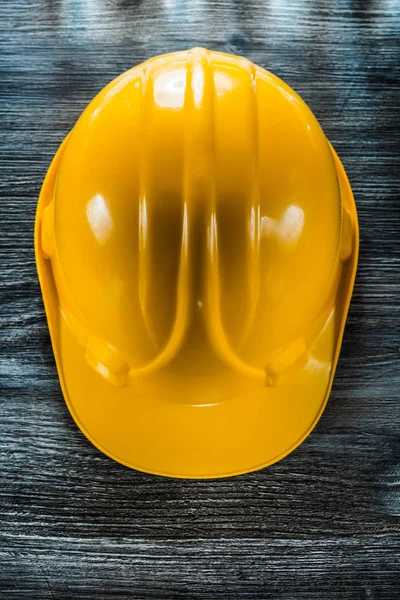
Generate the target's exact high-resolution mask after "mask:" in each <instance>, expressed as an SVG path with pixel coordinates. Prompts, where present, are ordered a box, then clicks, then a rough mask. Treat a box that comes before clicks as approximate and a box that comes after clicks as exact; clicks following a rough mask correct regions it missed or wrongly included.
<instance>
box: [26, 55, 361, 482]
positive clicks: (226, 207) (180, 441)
mask: <svg viewBox="0 0 400 600" xmlns="http://www.w3.org/2000/svg"><path fill="white" fill-rule="evenodd" d="M358 243H359V242H358V224H357V213H356V207H355V204H354V199H353V195H352V192H351V188H350V185H349V182H348V179H347V177H346V174H345V172H344V169H343V167H342V165H341V163H340V161H339V159H338V157H337V155H336V153H335V151H334V150H333V148H332V146H331V145H330V144H329V142H328V141H327V139H326V137H325V136H324V133H323V131H322V129H321V127H320V126H319V124H318V122H317V120H316V119H315V117H314V116H313V114H312V113H311V111H310V110H309V109H308V107H307V106H306V105H305V103H304V102H303V101H302V100H301V99H300V98H299V96H297V94H296V93H295V92H294V91H293V90H292V89H291V88H290V87H288V86H287V85H286V84H285V83H283V82H282V81H281V80H280V79H278V78H277V77H275V76H274V75H272V74H271V73H269V72H268V71H265V70H264V69H262V68H260V67H258V66H255V65H253V64H252V63H250V62H249V61H247V60H245V59H244V58H240V57H237V56H230V55H227V54H221V53H218V52H209V51H207V50H204V49H201V48H196V49H194V50H190V51H188V52H178V53H174V54H168V55H164V56H160V57H157V58H153V59H151V60H149V61H147V62H145V63H144V64H142V65H139V66H137V67H135V68H133V69H131V70H129V71H127V72H126V73H124V74H123V75H121V76H120V77H118V78H117V79H116V80H114V81H113V82H112V83H110V84H109V85H108V86H107V87H106V88H104V90H102V91H101V92H100V93H99V94H98V96H96V98H95V99H94V100H93V101H92V102H91V103H90V104H89V106H88V107H87V109H86V110H85V111H84V112H83V114H82V116H81V117H80V119H79V120H78V122H77V123H76V125H75V126H74V128H73V130H72V131H71V133H70V134H69V135H68V136H67V138H66V139H65V140H64V142H63V143H62V145H61V147H60V149H59V150H58V152H57V154H56V156H55V158H54V160H53V162H52V164H51V166H50V169H49V171H48V173H47V176H46V179H45V181H44V184H43V188H42V191H41V194H40V198H39V203H38V209H37V216H36V228H35V253H36V261H37V267H38V272H39V279H40V283H41V288H42V293H43V298H44V303H45V308H46V314H47V319H48V324H49V329H50V334H51V340H52V345H53V350H54V355H55V359H56V363H57V369H58V374H59V378H60V382H61V387H62V390H63V394H64V397H65V400H66V402H67V405H68V408H69V410H70V411H71V414H72V416H73V418H74V419H75V421H76V423H77V424H78V426H79V427H80V429H81V430H82V431H83V433H84V434H85V435H86V436H87V437H88V438H89V439H90V440H91V441H92V442H93V444H95V446H97V447H98V448H99V449H100V450H101V451H103V452H104V453H106V454H107V455H109V456H110V457H112V458H114V459H115V460H117V461H119V462H121V463H123V464H125V465H127V466H129V467H133V468H135V469H139V470H141V471H146V472H149V473H156V474H159V475H168V476H173V477H196V478H202V477H222V476H227V475H235V474H239V473H244V472H248V471H252V470H256V469H260V468H262V467H265V466H267V465H269V464H271V463H273V462H275V461H277V460H279V459H281V458H282V457H284V456H285V455H287V454H288V453H289V452H291V451H292V450H293V449H294V448H295V447H296V446H298V444H300V443H301V441H302V440H304V438H305V437H306V436H307V435H308V434H309V433H310V431H311V430H312V428H313V427H314V425H315V424H316V422H317V421H318V419H319V417H320V415H321V413H322V411H323V409H324V407H325V405H326V402H327V399H328V395H329V392H330V389H331V386H332V380H333V376H334V372H335V368H336V364H337V360H338V356H339V351H340V345H341V341H342V336H343V330H344V325H345V321H346V316H347V311H348V308H349V303H350V298H351V293H352V289H353V284H354V278H355V272H356V267H357V257H358Z"/></svg>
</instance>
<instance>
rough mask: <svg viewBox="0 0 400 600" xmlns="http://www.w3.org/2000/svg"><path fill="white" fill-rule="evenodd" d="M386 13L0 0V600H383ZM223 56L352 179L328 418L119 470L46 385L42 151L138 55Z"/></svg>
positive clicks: (399, 366)
mask: <svg viewBox="0 0 400 600" xmlns="http://www.w3.org/2000/svg"><path fill="white" fill-rule="evenodd" d="M399 29H400V5H399V3H397V2H396V1H394V0H380V1H379V0H363V1H362V0H351V1H350V0H338V1H337V2H327V1H326V2H324V1H323V0H315V1H306V0H294V1H293V2H290V3H289V2H287V3H285V2H277V1H272V0H271V1H265V2H263V1H261V0H248V1H240V0H232V1H231V2H222V1H219V0H218V1H214V2H211V1H206V0H192V1H191V2H180V1H178V0H163V1H162V0H159V1H158V0H148V1H146V2H144V1H140V0H137V1H133V2H128V1H119V2H111V1H110V0H91V1H90V2H89V1H86V2H80V1H79V0H71V1H70V2H65V1H61V0H47V1H42V2H37V1H35V0H7V1H5V0H3V2H1V3H0V125H1V144H0V168H1V177H0V216H1V219H0V327H1V329H0V336H1V338H0V388H1V390H0V598H1V599H3V598H4V599H6V600H14V599H18V600H24V599H27V600H28V599H29V600H33V599H36V598H38V599H46V598H57V600H64V599H70V598H73V599H78V600H79V599H84V598H86V599H89V598H99V599H103V598H104V599H107V600H111V599H112V598H135V599H137V598H154V599H160V598H209V599H214V598H252V599H255V598H260V599H261V598H262V599H268V598H270V599H272V600H280V599H281V600H302V599H303V600H321V598H324V599H325V598H326V599H332V600H334V599H340V600H348V599H352V600H353V599H374V600H378V599H379V600H383V599H385V600H395V599H396V598H399V597H400V592H399V589H400V581H399V567H398V559H399V522H398V516H399V514H400V500H399V491H398V487H397V486H398V483H399V466H398V464H399V463H398V459H399V455H400V452H399V416H400V414H399V403H398V396H399V383H400V360H399V358H400V357H399V354H400V352H399V346H400V303H399V284H400V276H399V266H400V235H399V231H400V198H399V189H400V184H399V178H398V155H399V148H400V127H399V118H398V112H399V99H400V95H399V91H400V78H399V73H398V67H399V60H400V44H399V42H400V34H399ZM195 45H203V46H206V47H209V48H213V49H217V50H223V51H228V52H233V53H238V54H244V55H245V56H247V57H248V58H250V59H251V60H253V61H254V62H256V63H259V64H261V65H263V66H265V67H267V68H269V69H270V70H271V71H273V72H274V73H276V74H277V75H279V76H280V77H282V78H283V79H284V80H285V81H287V82H288V83H289V84H290V85H291V86H292V87H293V88H294V89H296V90H297V91H298V92H299V93H300V94H301V95H302V97H303V98H304V99H305V100H306V101H307V102H308V103H309V105H310V107H311V108H312V109H313V111H314V112H315V114H316V116H317V117H318V118H319V120H320V122H321V124H322V126H323V128H324V130H325V132H326V134H327V136H328V137H329V139H330V140H331V141H332V143H333V144H334V145H335V147H336V149H337V151H338V153H339V154H340V156H341V158H342V159H343V162H344V164H345V167H346V170H347V172H348V175H349V177H350V180H351V182H352V185H353V189H354V193H355V197H356V201H357V207H358V211H359V219H360V228H361V250H360V266H359V271H358V277H357V282H356V288H355V293H354V297H353V302H352V306H351V311H350V315H349V319H348V325H347V329H346V334H345V340H344V345H343V350H342V355H341V358H340V362H339V367H338V371H337V375H336V379H335V383H334V388H333V391H332V395H331V399H330V402H329V404H328V408H327V410H326V411H325V413H324V415H323V417H322V419H321V421H320V423H319V425H318V426H317V428H316V430H315V431H314V432H313V434H312V435H311V436H310V437H309V438H308V439H307V440H306V441H305V442H304V443H303V444H302V446H301V447H300V448H298V449H297V450H296V451H295V452H294V453H293V454H292V455H290V456H289V457H287V458H286V459H285V460H283V461H282V462H280V463H278V464H276V465H274V466H272V467H270V468H268V469H265V470H263V471H261V472H259V473H254V474H250V475H246V476H242V477H238V478H233V479H228V480H222V481H216V482H214V481H200V482H196V481H174V480H169V479H162V478H157V477H151V476H147V475H144V474H141V473H137V472H134V471H130V470H128V469H126V468H124V467H122V466H120V465H117V464H115V463H113V462H112V461H111V460H109V459H108V458H106V457H105V456H102V455H101V454H100V453H99V452H98V451H97V450H96V449H95V448H94V447H92V446H91V445H90V444H89V443H88V442H87V441H86V440H85V439H84V437H83V436H82V434H81V433H80V432H79V431H78V430H77V428H76V427H75V426H74V424H73V423H72V420H71V418H70V416H69V415H68V413H67V408H66V406H65V404H64V401H63V399H62V395H61V392H60V389H59V385H58V380H57V375H56V371H55V366H54V361H53V357H52V352H51V347H50V341H49V336H48V332H47V326H46V321H45V316H44V311H43V305H42V300H41V296H40V290H39V285H38V282H37V278H36V271H35V263H34V255H33V223H34V215H35V207H36V202H37V197H38V193H39V189H40V185H41V182H42V180H43V177H44V175H45V172H46V169H47V166H48V164H49V162H50V160H51V158H52V155H53V154H54V152H55V150H56V149H57V147H58V145H59V143H60V142H61V140H62V139H63V137H64V136H65V134H66V133H67V131H68V130H69V129H70V128H71V127H72V126H73V124H74V122H75V120H76V119H77V117H78V116H79V114H80V112H81V111H82V109H83V108H84V107H85V106H86V104H87V103H88V102H89V101H90V99H91V98H92V96H93V95H94V94H95V93H96V92H97V91H98V90H99V89H101V88H102V87H103V85H105V84H106V83H108V82H109V81H110V80H111V79H112V78H113V77H114V76H116V75H117V74H119V73H120V72H122V71H123V70H125V69H127V68H128V67H130V66H132V65H134V64H137V63H139V62H141V61H143V60H145V59H146V58H148V57H150V56H152V55H155V54H159V53H162V52H167V51H172V50H179V49H184V48H188V47H191V46H195Z"/></svg>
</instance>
